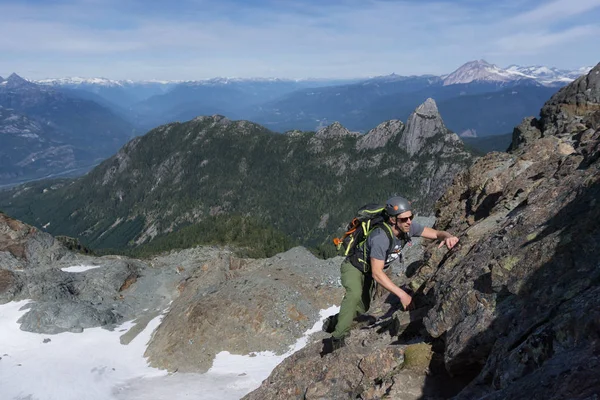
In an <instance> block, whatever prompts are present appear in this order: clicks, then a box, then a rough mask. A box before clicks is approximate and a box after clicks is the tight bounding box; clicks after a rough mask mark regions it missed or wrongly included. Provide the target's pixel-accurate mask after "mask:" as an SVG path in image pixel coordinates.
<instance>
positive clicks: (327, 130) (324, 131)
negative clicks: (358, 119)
mask: <svg viewBox="0 0 600 400" xmlns="http://www.w3.org/2000/svg"><path fill="white" fill-rule="evenodd" d="M344 136H359V134H358V133H356V132H350V131H349V130H348V129H346V128H344V127H343V126H342V124H340V123H339V122H337V121H336V122H334V123H333V124H331V125H329V126H326V127H324V128H321V129H319V130H318V131H317V132H316V134H315V137H316V138H318V139H330V138H339V137H344Z"/></svg>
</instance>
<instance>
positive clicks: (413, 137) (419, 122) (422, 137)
mask: <svg viewBox="0 0 600 400" xmlns="http://www.w3.org/2000/svg"><path fill="white" fill-rule="evenodd" d="M436 135H452V133H450V132H449V131H448V128H446V126H445V125H444V121H442V117H441V116H440V112H439V111H438V108H437V104H435V100H433V99H427V100H425V102H424V103H423V104H421V105H420V106H419V107H417V109H416V110H415V111H414V112H413V113H412V114H411V115H410V116H409V117H408V121H407V122H406V129H405V130H404V133H403V134H402V138H401V139H400V147H401V148H402V149H403V150H404V151H406V152H407V153H408V154H410V155H411V156H412V155H415V154H416V153H419V152H420V151H421V149H422V148H423V146H424V144H425V142H426V140H427V139H428V138H431V137H434V136H436ZM455 136H456V135H455ZM456 139H457V140H460V139H459V138H458V136H457V137H456Z"/></svg>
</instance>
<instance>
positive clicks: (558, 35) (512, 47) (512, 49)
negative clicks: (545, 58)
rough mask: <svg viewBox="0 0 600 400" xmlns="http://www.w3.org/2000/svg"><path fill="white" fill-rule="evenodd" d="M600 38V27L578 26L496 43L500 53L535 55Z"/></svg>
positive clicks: (504, 38) (521, 35)
mask: <svg viewBox="0 0 600 400" xmlns="http://www.w3.org/2000/svg"><path fill="white" fill-rule="evenodd" d="M589 37H600V26H597V25H585V26H577V27H574V28H571V29H567V30H564V31H561V32H548V31H538V32H527V33H518V34H514V35H510V36H506V37H503V38H501V39H499V40H498V41H497V42H496V45H497V48H498V51H499V53H504V54H535V53H539V52H541V51H544V50H546V49H548V48H555V47H556V46H558V45H564V44H567V43H572V42H575V41H577V40H579V39H581V38H589Z"/></svg>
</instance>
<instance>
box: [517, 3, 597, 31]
mask: <svg viewBox="0 0 600 400" xmlns="http://www.w3.org/2000/svg"><path fill="white" fill-rule="evenodd" d="M598 7H600V0H556V1H553V2H551V3H548V4H544V5H542V6H540V7H537V8H534V9H533V10H530V11H527V12H523V13H521V14H519V15H517V16H515V17H513V18H510V19H509V20H508V21H507V22H508V23H510V24H514V25H519V24H537V23H542V24H544V25H548V24H551V23H554V22H556V21H561V20H564V19H567V18H571V17H573V16H576V15H580V14H583V13H585V12H588V11H591V10H594V9H596V8H598Z"/></svg>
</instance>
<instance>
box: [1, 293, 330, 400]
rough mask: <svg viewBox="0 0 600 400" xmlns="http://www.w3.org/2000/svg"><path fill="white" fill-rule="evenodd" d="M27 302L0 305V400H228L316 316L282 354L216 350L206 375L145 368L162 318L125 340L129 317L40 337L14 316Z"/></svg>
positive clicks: (264, 373)
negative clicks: (114, 323)
mask: <svg viewBox="0 0 600 400" xmlns="http://www.w3.org/2000/svg"><path fill="white" fill-rule="evenodd" d="M28 303H30V301H28V300H25V301H20V302H10V303H7V304H4V305H0V338H2V340H1V342H0V388H1V393H2V394H1V397H2V400H81V399H86V400H111V399H112V400H121V399H127V400H134V399H147V400H167V399H169V400H171V399H174V400H177V399H202V400H212V399H215V400H216V399H221V400H230V399H231V400H233V399H239V398H241V397H243V396H244V395H245V394H247V393H249V392H251V391H252V390H254V389H256V388H257V387H258V386H260V384H261V382H262V381H263V380H264V379H266V378H267V377H268V376H269V374H270V373H271V371H272V370H273V369H274V368H275V367H276V366H277V365H278V364H279V363H280V362H281V361H283V359H285V358H286V357H288V356H289V355H291V354H293V353H294V352H295V351H297V350H299V349H301V348H302V347H304V346H305V345H306V343H307V342H308V337H309V335H310V334H311V333H314V332H317V331H318V330H319V329H320V327H321V324H322V321H323V319H324V318H326V317H327V316H329V315H332V314H334V313H336V312H337V311H338V310H339V307H336V306H333V307H330V308H328V309H327V310H323V311H321V320H320V321H317V322H316V323H315V325H314V326H313V327H312V328H311V329H309V330H308V331H306V332H305V334H304V336H303V337H301V338H300V339H298V341H297V342H296V344H295V345H294V346H292V347H291V348H290V349H289V351H288V352H287V353H285V354H283V355H279V356H278V355H276V354H274V353H271V352H261V353H255V354H252V355H249V356H240V355H233V354H230V353H228V352H221V353H219V354H217V356H216V358H215V360H214V363H213V366H212V368H211V369H210V370H209V371H208V372H207V373H205V374H178V373H175V374H168V373H166V372H165V371H163V370H159V369H156V368H152V367H150V366H148V363H147V361H146V359H145V358H144V356H143V354H144V351H145V350H146V346H147V343H148V342H149V340H150V338H151V336H152V333H153V332H154V330H155V329H156V328H157V327H158V326H159V324H160V321H161V318H162V317H157V318H155V319H153V320H152V321H150V322H149V323H148V325H147V326H146V327H145V329H144V330H143V331H142V332H141V333H140V334H138V335H137V336H136V337H135V338H134V339H133V340H132V341H131V342H130V343H129V344H127V345H124V344H121V340H120V339H121V336H123V335H124V334H125V333H127V332H128V331H129V330H130V329H131V328H132V327H134V326H135V322H134V321H128V322H125V323H123V324H122V325H120V326H118V327H117V328H116V329H114V330H113V331H109V330H106V329H103V328H91V329H86V330H84V332H83V333H68V332H67V333H60V334H57V335H46V334H39V333H31V332H25V331H21V330H20V329H19V324H18V323H17V320H18V319H19V318H20V317H21V316H22V315H23V314H25V313H26V312H27V309H26V308H25V309H22V308H23V306H25V305H27V304H28Z"/></svg>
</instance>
